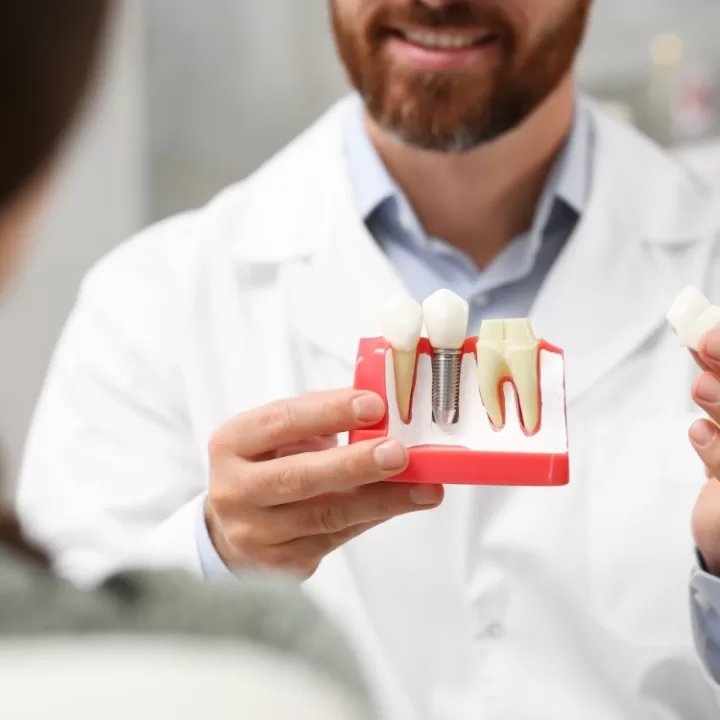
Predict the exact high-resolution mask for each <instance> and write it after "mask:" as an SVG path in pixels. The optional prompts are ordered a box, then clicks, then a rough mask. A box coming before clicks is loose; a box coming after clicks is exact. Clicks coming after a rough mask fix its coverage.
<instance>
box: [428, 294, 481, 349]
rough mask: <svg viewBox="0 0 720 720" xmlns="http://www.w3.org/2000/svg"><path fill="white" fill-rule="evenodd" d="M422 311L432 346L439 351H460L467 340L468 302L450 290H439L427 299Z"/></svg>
mask: <svg viewBox="0 0 720 720" xmlns="http://www.w3.org/2000/svg"><path fill="white" fill-rule="evenodd" d="M422 309H423V316H424V319H425V329H426V330H427V334H428V338H429V340H430V343H431V345H432V346H433V347H434V348H437V349H443V350H459V349H460V348H461V347H462V346H463V343H464V342H465V340H466V338H465V335H466V334H467V326H468V314H469V308H468V304H467V302H466V301H465V300H463V299H462V298H461V297H460V296H459V295H456V294H455V293H454V292H451V291H450V290H438V291H437V292H436V293H434V294H432V295H431V296H430V297H428V298H426V299H425V302H424V303H423V306H422Z"/></svg>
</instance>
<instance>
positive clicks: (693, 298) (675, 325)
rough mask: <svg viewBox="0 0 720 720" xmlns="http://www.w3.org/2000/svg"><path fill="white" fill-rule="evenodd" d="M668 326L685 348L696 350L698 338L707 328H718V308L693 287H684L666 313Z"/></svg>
mask: <svg viewBox="0 0 720 720" xmlns="http://www.w3.org/2000/svg"><path fill="white" fill-rule="evenodd" d="M667 320H668V323H669V324H670V327H671V328H672V329H673V330H674V331H675V333H676V334H677V336H678V338H679V339H680V342H681V343H682V345H684V346H685V347H686V348H689V349H690V350H695V351H697V349H698V345H699V344H700V339H701V338H702V336H703V335H704V334H705V333H706V332H708V331H709V330H714V329H716V328H720V308H719V307H717V306H716V305H711V304H710V301H709V300H708V299H707V298H706V297H705V296H704V295H703V294H702V293H701V292H700V291H699V290H698V289H697V288H694V287H686V288H685V289H684V290H683V291H682V292H681V293H680V294H679V295H678V296H677V297H676V298H675V301H674V302H673V304H672V305H671V307H670V310H669V311H668V314H667Z"/></svg>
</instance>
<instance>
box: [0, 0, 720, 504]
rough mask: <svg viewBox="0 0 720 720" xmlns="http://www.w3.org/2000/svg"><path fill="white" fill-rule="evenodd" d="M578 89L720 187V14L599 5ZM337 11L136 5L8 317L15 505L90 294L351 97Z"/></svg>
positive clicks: (292, 0) (9, 441)
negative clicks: (29, 444)
mask: <svg viewBox="0 0 720 720" xmlns="http://www.w3.org/2000/svg"><path fill="white" fill-rule="evenodd" d="M595 5H596V7H595V11H594V16H593V20H592V25H591V30H590V34H589V37H588V39H587V42H586V45H585V48H584V51H583V55H582V59H581V63H580V72H579V80H580V84H581V86H582V88H583V89H584V90H585V91H586V92H588V93H590V94H591V95H593V96H594V97H596V98H598V99H599V100H601V101H602V102H604V103H607V104H608V107H610V108H612V110H613V112H616V113H617V114H619V115H621V116H622V117H624V118H625V119H626V120H627V121H628V122H632V123H634V124H636V125H637V126H638V127H640V128H641V129H642V130H643V131H645V132H647V133H648V134H649V135H651V136H652V137H653V138H654V139H656V140H657V141H658V142H660V143H661V144H663V145H664V146H666V147H668V148H669V149H670V150H671V151H672V152H674V153H676V154H677V155H678V157H680V158H681V159H682V161H683V162H687V163H689V164H690V165H692V166H693V167H694V168H695V169H696V170H698V172H701V173H703V174H705V175H706V176H708V177H709V178H711V179H712V180H713V181H715V182H718V184H720V122H719V121H718V118H719V117H720V101H719V100H718V97H720V96H719V95H718V89H719V88H720V45H719V44H718V42H717V28H718V27H720V3H718V2H717V0H597V1H596V3H595ZM346 90H347V88H346V86H345V82H344V77H343V74H342V72H341V70H340V68H339V66H338V63H337V61H336V59H335V55H334V51H333V46H332V41H331V38H330V34H329V31H328V23H327V11H326V0H303V1H302V2H299V1H298V0H265V2H249V0H205V2H197V0H152V2H144V1H143V0H125V2H124V3H122V6H121V12H120V13H119V16H118V18H117V23H116V26H115V28H114V32H113V42H112V46H111V49H110V52H109V56H108V58H107V62H106V67H105V71H104V77H103V82H102V85H101V87H100V88H99V91H98V93H97V95H96V97H95V98H94V100H93V104H92V107H91V108H90V112H89V116H88V117H87V119H86V121H85V122H84V123H83V125H82V127H80V128H79V130H78V133H77V137H76V138H75V141H74V143H73V145H72V147H71V148H70V149H69V152H68V153H67V157H66V158H64V161H63V167H62V177H61V182H60V184H59V186H58V188H57V191H56V193H55V197H54V199H53V203H52V207H51V209H50V211H49V212H48V213H47V216H46V217H45V219H44V221H43V224H42V227H41V229H40V232H39V233H38V239H37V242H36V245H35V247H34V248H33V252H32V255H31V257H30V258H29V260H30V261H29V263H28V264H27V265H26V268H25V272H24V274H23V275H22V276H21V278H20V280H19V282H18V283H17V284H16V287H15V292H14V294H13V296H12V297H11V298H10V300H9V302H8V303H7V304H6V306H5V308H4V309H3V312H2V313H1V314H0V333H1V336H2V337H3V338H4V342H6V343H8V339H10V340H11V341H10V342H9V343H8V344H6V345H5V346H3V348H2V352H1V353H0V454H1V456H2V460H0V464H1V465H2V476H3V477H4V484H5V487H6V492H11V491H12V478H14V477H15V475H16V474H17V470H18V466H19V462H20V457H21V453H22V447H23V438H24V436H25V432H26V430H27V425H28V423H29V420H30V416H31V413H32V409H33V405H34V403H35V400H36V397H37V394H38V392H39V390H40V387H41V383H42V378H43V375H44V372H45V368H46V365H47V362H48V359H49V356H50V353H51V352H52V348H53V345H54V343H55V341H56V340H57V337H58V334H59V332H60V330H61V328H62V324H63V322H64V320H65V318H66V316H67V313H68V312H69V310H70V308H71V306H72V303H73V300H74V297H75V293H76V291H77V286H78V282H79V280H80V278H81V276H82V274H83V273H84V272H85V270H86V269H87V268H88V267H89V266H90V265H91V264H92V263H93V262H95V261H96V260H97V259H98V258H99V257H100V256H101V255H103V254H105V253H106V252H107V251H108V250H109V249H110V248H112V247H113V246H114V245H115V244H117V243H118V242H121V241H122V240H123V239H125V238H126V237H128V236H129V235H130V234H132V233H133V232H134V231H136V230H137V229H139V228H140V227H142V226H143V225H146V224H147V223H149V222H152V221H153V220H156V219H158V218H161V217H164V216H166V215H168V214H170V213H173V212H176V211H178V210H181V209H185V208H188V207H194V206H197V205H198V204H202V203H204V202H206V201H207V200H208V199H209V198H210V197H211V196H212V195H213V194H214V193H216V192H217V191H218V190H219V189H220V188H222V187H223V186H224V185H227V184H228V183H231V182H234V181H236V180H238V179H239V178H242V177H243V176H245V175H247V174H248V173H249V172H250V171H252V170H253V169H254V168H256V167H257V166H258V165H259V164H260V163H261V162H262V161H263V160H265V159H266V158H267V157H269V156H270V155H271V154H272V153H274V152H275V151H276V150H278V149H279V148H280V147H282V146H283V145H284V144H285V143H286V142H287V141H288V140H290V139H291V138H292V137H293V136H294V135H295V134H296V133H297V132H298V131H300V130H301V129H302V128H304V127H305V126H306V125H308V124H309V123H310V122H311V121H312V120H313V119H314V118H316V117H317V116H318V114H320V113H321V112H322V111H323V110H324V109H325V108H326V107H327V106H328V105H329V104H330V103H331V102H332V101H333V100H335V99H336V98H337V97H339V96H340V95H341V94H343V93H344V92H346Z"/></svg>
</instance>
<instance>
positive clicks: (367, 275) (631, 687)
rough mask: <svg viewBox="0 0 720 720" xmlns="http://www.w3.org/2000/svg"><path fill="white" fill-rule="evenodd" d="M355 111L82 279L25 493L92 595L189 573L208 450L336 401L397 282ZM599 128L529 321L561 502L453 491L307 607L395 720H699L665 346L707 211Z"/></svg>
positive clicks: (677, 177) (695, 481)
mask: <svg viewBox="0 0 720 720" xmlns="http://www.w3.org/2000/svg"><path fill="white" fill-rule="evenodd" d="M348 107H349V106H348V103H347V102H342V103H340V104H339V105H338V106H337V107H335V108H333V109H332V110H331V111H330V112H329V113H328V114H327V115H326V116H325V117H324V118H322V119H321V120H320V121H319V122H318V123H317V124H316V125H315V126H314V127H313V128H311V129H310V130H309V131H308V132H307V133H305V134H304V135H303V136H301V137H300V138H299V139H298V140H296V141H295V142H294V143H293V144H292V145H291V146H290V147H289V148H287V149H286V150H285V151H284V152H282V153H281V154H280V155H279V156H278V157H276V158H275V159H273V160H272V161H270V162H269V163H268V164H267V165H266V166H265V167H264V168H262V169H261V170H260V171H259V172H258V173H256V174H255V175H253V176H252V177H251V178H250V179H249V180H247V181H246V182H244V183H241V184H239V185H238V186H235V187H232V188H230V189H229V190H228V191H226V192H225V193H223V194H222V195H221V196H220V197H219V198H218V199H216V200H215V201H214V202H213V203H211V204H210V205H209V206H208V207H207V208H204V209H202V210H200V211H198V212H193V213H189V214H186V215H183V216H181V217H178V218H174V219H170V220H169V221H166V222H164V223H162V224H160V225H158V226H156V227H153V228H151V229H149V230H148V231H146V232H144V233H143V234H141V235H140V236H139V237H138V238H136V239H134V240H133V241H132V242H130V243H129V244H126V245H124V246H123V247H121V248H119V249H118V250H117V251H116V252H114V253H112V254H111V255H110V256H109V257H108V258H106V259H105V260H104V261H103V262H101V263H100V265H99V266H98V267H96V268H95V269H94V270H93V271H92V272H91V273H90V274H89V276H88V277H87V279H86V281H85V283H84V285H83V287H82V291H81V293H80V296H79V300H78V303H77V307H76V308H75V310H74V312H73V314H72V316H71V318H70V320H69V322H68V325H67V328H66V330H65V332H64V334H63V337H62V340H61V342H60V344H59V347H58V350H57V353H56V355H55V358H54V360H53V362H52V366H51V369H50V376H49V380H48V382H47V385H46V387H45V389H44V392H43V395H42V399H41V401H40V405H39V410H38V413H37V416H36V418H35V422H34V425H33V428H32V432H31V435H30V439H29V445H28V454H27V459H26V464H25V467H24V471H23V474H22V481H21V487H20V495H19V507H20V511H21V515H22V517H23V518H24V520H25V521H26V522H27V523H28V525H29V527H30V528H31V530H32V532H33V534H34V535H35V536H36V537H38V538H40V539H41V540H42V541H44V542H46V543H48V544H49V545H50V546H51V547H52V548H53V549H54V551H55V553H56V554H57V558H58V567H59V569H60V570H61V571H62V572H64V573H66V574H67V575H70V576H72V577H75V578H77V579H79V580H81V581H87V580H93V579H95V578H97V577H99V576H101V575H102V574H103V573H105V572H107V571H108V570H109V569H110V568H112V567H115V566H116V565H118V564H121V563H123V562H127V560H128V558H129V557H130V558H132V561H133V562H142V563H148V564H161V565H181V566H184V567H187V568H189V569H190V570H192V571H196V572H197V571H198V570H199V563H198V556H197V549H196V543H195V530H196V520H197V516H198V512H199V508H200V505H201V503H202V501H203V496H204V494H205V491H206V486H207V455H206V444H207V441H208V438H209V437H210V435H211V434H212V432H213V430H214V429H215V428H217V427H218V426H219V425H220V424H222V423H223V421H225V420H226V419H228V418H230V417H231V416H233V415H234V414H235V413H238V412H241V411H243V410H246V409H248V408H252V407H255V406H258V405H261V404H264V403H267V402H268V401H271V400H274V399H277V398H282V397H286V396H294V395H298V394H300V393H304V392H306V391H310V390H318V389H325V388H330V387H340V386H348V385H349V384H351V382H352V375H353V365H354V360H355V352H356V346H357V340H358V338H359V337H360V336H363V335H376V334H378V333H379V329H378V327H377V321H376V307H377V305H378V304H379V302H381V301H383V300H384V299H386V298H387V297H388V296H389V295H391V294H392V293H394V292H396V291H397V290H398V289H399V287H400V283H399V280H398V279H397V277H396V276H395V274H394V272H393V270H392V268H391V267H390V266H389V264H388V262H387V261H386V259H385V257H384V256H383V254H382V253H381V252H380V250H379V249H378V248H377V246H376V245H375V244H374V243H373V241H372V239H371V238H370V236H369V235H368V233H367V231H366V230H365V227H364V225H363V223H362V222H361V220H360V218H359V217H358V214H357V213H356V212H355V210H354V208H353V203H352V199H351V190H350V185H349V181H348V176H347V172H346V166H345V160H344V152H343V128H344V122H345V114H346V113H347V112H348ZM593 112H595V117H596V123H597V157H596V159H595V163H594V174H593V178H592V188H591V196H590V199H589V203H588V207H587V209H586V211H585V213H584V215H583V218H582V221H581V223H580V225H579V227H578V229H577V231H576V232H575V234H574V236H573V237H572V239H571V240H570V242H569V244H568V246H567V248H566V249H565V251H564V252H563V254H562V256H561V257H560V258H559V260H558V261H557V263H556V264H555V266H554V268H553V269H552V272H551V273H550V276H549V277H548V279H547V281H546V282H545V284H544V286H543V288H542V290H541V291H540V294H539V296H538V297H537V300H536V302H535V304H534V307H533V309H532V314H531V319H532V322H533V325H534V327H535V330H536V331H537V333H538V334H539V335H541V336H543V337H544V338H546V339H547V340H548V341H550V342H551V343H554V344H556V345H559V346H561V347H563V348H564V350H565V353H566V362H567V392H568V403H569V405H568V413H569V428H570V448H571V475H572V476H571V482H570V485H569V486H568V487H566V488H559V489H543V488H540V489H537V488H535V489H525V488H518V489H512V488H491V487H487V488H483V487H448V488H447V494H446V500H445V502H444V504H443V506H442V507H441V508H440V509H437V510H435V511H431V512H425V513H421V514H415V515H412V516H407V517H402V518H399V519H396V520H394V521H392V522H389V523H387V524H385V525H384V526H381V527H379V528H377V529H375V530H373V531H372V532H369V533H367V534H366V535H364V536H363V537H361V538H359V539H357V540H355V541H353V542H352V543H351V544H349V545H348V546H346V547H345V548H343V549H341V550H339V551H338V552H336V553H334V554H333V555H332V556H330V557H329V558H327V559H326V560H325V561H324V562H323V564H322V566H321V568H320V570H319V571H318V572H317V573H316V575H315V576H314V577H313V578H312V579H311V580H310V581H309V582H308V583H307V584H306V587H307V590H308V592H309V593H311V594H312V595H313V596H314V597H315V598H317V599H318V601H319V602H320V603H322V604H323V606H324V607H326V608H328V610H329V611H330V612H331V613H332V614H333V615H334V616H335V617H337V618H338V619H339V621H340V622H341V623H343V625H344V627H345V628H346V629H347V632H348V633H349V636H350V637H351V640H352V642H353V644H354V645H355V647H356V649H357V651H358V653H359V654H360V657H361V658H362V660H363V661H364V663H365V667H366V668H367V672H368V676H369V678H370V680H371V682H372V683H373V686H374V689H375V692H376V694H377V697H378V702H379V703H380V705H381V707H382V708H383V711H384V717H386V718H389V719H391V720H421V719H423V720H425V719H428V720H430V719H432V720H441V719H442V720H460V719H463V720H466V719H467V720H469V719H470V718H473V719H475V718H486V719H487V720H524V719H527V720H577V719H578V718H582V719H583V720H628V719H629V718H632V719H635V718H642V719H643V720H644V719H645V718H663V719H664V718H683V719H687V720H698V719H699V718H703V717H712V716H713V715H714V713H717V711H718V710H717V705H714V704H713V703H714V701H713V697H712V690H711V689H710V687H709V684H707V682H706V681H705V680H704V678H703V675H702V671H701V669H700V664H699V661H698V660H697V659H696V656H695V653H694V651H693V646H692V638H691V627H690V621H689V611H688V580H689V576H690V572H691V569H692V567H693V562H694V554H693V542H692V537H691V533H690V516H691V511H692V507H693V504H694V501H695V499H696V496H697V493H698V491H699V489H700V488H701V486H702V485H703V483H704V475H703V470H702V467H701V466H700V463H699V461H698V460H697V458H696V456H695V454H694V452H693V451H692V449H691V448H690V445H689V443H688V441H687V429H688V426H689V425H690V423H691V420H692V419H693V417H696V416H697V415H698V412H697V411H696V409H695V408H693V406H692V403H691V401H690V398H689V386H690V380H691V377H692V373H693V365H692V362H691V361H690V359H689V356H688V354H687V353H686V352H685V351H683V350H682V349H681V348H679V347H678V344H677V341H676V340H675V338H674V336H673V335H672V334H671V333H670V332H669V331H668V329H667V327H666V324H665V320H664V315H665V312H666V311H667V309H668V307H669V305H670V303H671V301H672V300H673V298H674V296H675V294H676V293H677V292H678V291H679V290H680V289H682V288H683V287H684V286H685V285H687V284H694V285H697V286H699V287H701V288H704V289H705V290H706V291H707V292H708V293H709V294H710V295H711V296H713V297H715V296H716V295H717V293H713V292H712V290H713V289H718V288H720V283H718V272H720V264H719V261H718V244H717V239H718V228H720V223H719V222H718V213H717V212H716V209H715V206H714V204H713V203H712V202H711V201H710V200H709V193H708V192H707V191H705V190H704V189H703V188H701V187H700V186H699V185H696V184H695V182H694V181H693V180H692V179H690V177H689V176H688V175H686V174H685V172H684V171H682V170H681V169H680V168H679V167H678V166H676V165H675V164H674V163H673V162H672V161H671V160H670V159H668V158H667V157H666V156H665V155H664V154H663V153H661V152H660V151H659V150H658V149H656V148H655V147H654V146H653V145H652V144H651V143H649V142H648V141H646V140H645V139H643V138H642V137H640V136H639V135H638V134H636V133H635V132H634V131H633V130H631V129H629V128H627V127H625V126H623V125H620V124H619V123H618V122H617V121H615V120H613V119H611V118H609V117H606V116H604V115H602V114H600V113H598V112H597V111H596V110H594V111H593ZM470 330H471V332H476V331H477V328H471V329H470ZM693 703H695V705H693ZM708 707H709V708H713V707H714V711H713V710H712V709H710V710H707V711H705V710H702V709H701V708H708ZM706 713H707V714H706Z"/></svg>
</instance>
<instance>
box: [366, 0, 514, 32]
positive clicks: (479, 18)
mask: <svg viewBox="0 0 720 720" xmlns="http://www.w3.org/2000/svg"><path fill="white" fill-rule="evenodd" d="M371 25H372V26H373V27H374V28H375V29H376V30H382V29H383V28H384V29H387V28H392V27H404V26H413V27H415V26H420V27H425V28H428V29H432V30H442V29H454V30H465V29H469V30H472V29H476V28H478V27H482V28H484V29H488V30H492V31H494V32H498V33H503V34H504V33H508V32H510V33H512V32H513V29H514V23H513V19H512V18H511V17H510V16H509V14H508V12H507V9H506V8H505V7H503V3H502V2H501V1H499V0H475V1H473V0H458V2H454V3H452V4H450V5H445V6H443V7H438V8H434V7H429V6H428V5H426V4H425V3H423V2H420V1H419V0H414V2H413V3H412V4H411V5H409V6H408V7H406V8H398V7H391V8H390V7H382V8H379V9H378V11H377V12H376V13H375V15H374V17H373V18H372V21H371Z"/></svg>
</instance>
